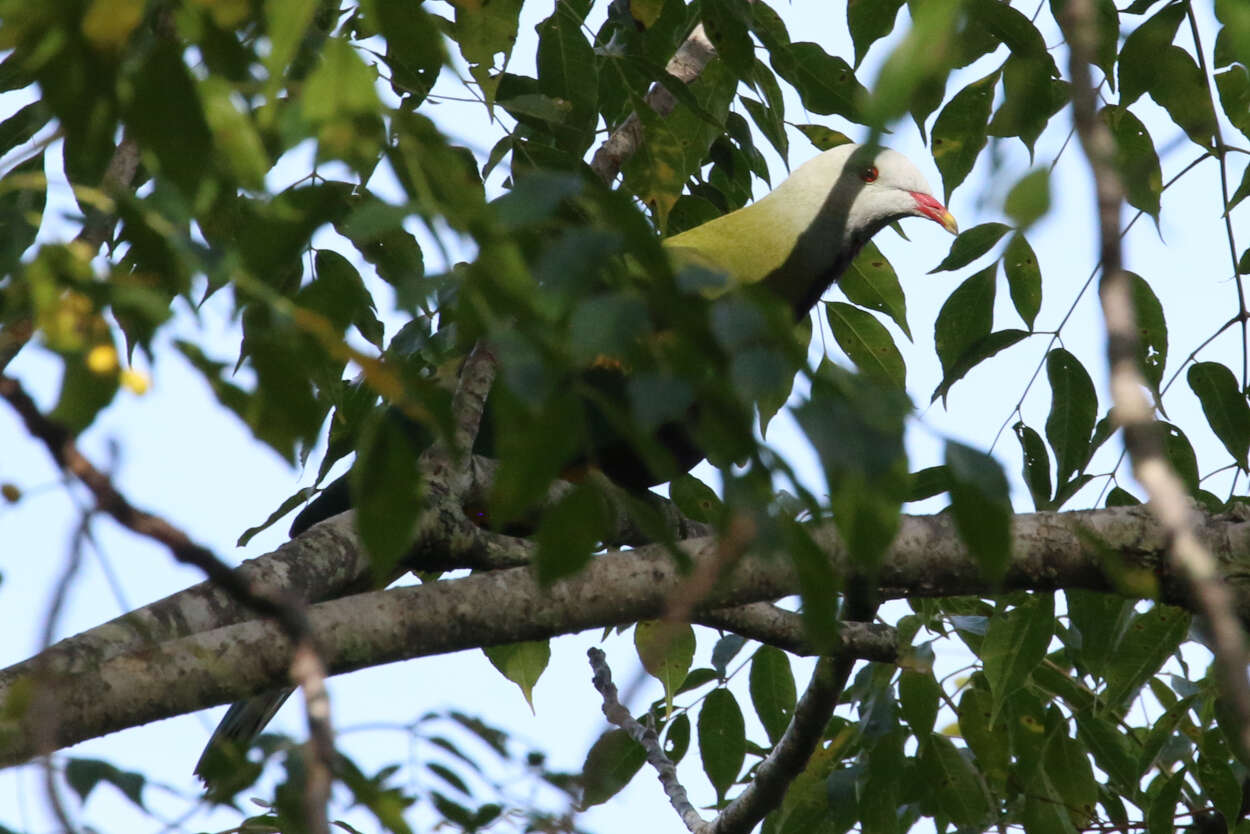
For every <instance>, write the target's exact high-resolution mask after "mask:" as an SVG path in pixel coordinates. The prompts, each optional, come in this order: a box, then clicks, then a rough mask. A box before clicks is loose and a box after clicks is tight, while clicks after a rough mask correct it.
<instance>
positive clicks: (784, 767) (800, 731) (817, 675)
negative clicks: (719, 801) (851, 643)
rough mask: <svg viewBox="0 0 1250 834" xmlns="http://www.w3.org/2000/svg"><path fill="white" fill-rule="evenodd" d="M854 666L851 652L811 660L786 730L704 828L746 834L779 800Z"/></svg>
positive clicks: (801, 765) (724, 833)
mask: <svg viewBox="0 0 1250 834" xmlns="http://www.w3.org/2000/svg"><path fill="white" fill-rule="evenodd" d="M854 666H855V658H854V657H852V656H850V655H848V654H844V653H839V654H837V655H835V656H833V657H822V658H821V659H820V660H818V661H817V662H816V670H815V671H814V672H813V673H812V680H811V683H809V684H808V685H807V690H806V691H805V692H804V693H803V697H802V698H800V699H799V702H798V704H797V705H795V707H794V717H793V718H792V719H790V725H789V726H788V727H786V731H785V733H783V734H782V736H781V738H780V739H778V741H777V744H776V746H775V747H773V750H772V752H771V753H769V754H768V756H767V757H766V758H765V759H764V761H762V762H760V764H759V767H758V768H756V770H755V778H754V779H752V780H751V783H750V784H749V785H747V786H746V788H745V789H744V790H743V791H742V793H740V794H739V795H738V796H737V797H735V798H734V799H733V801H732V802H730V803H729V804H728V805H727V806H726V807H725V810H724V811H722V812H721V813H720V815H719V816H718V817H717V818H716V820H715V821H714V822H713V823H712V825H710V826H709V827H708V834H748V832H750V831H751V829H753V828H755V826H756V825H758V824H759V822H760V820H762V819H764V816H765V815H766V814H767V813H768V812H769V811H771V810H772V809H774V808H776V807H777V806H778V805H779V804H781V799H782V797H783V796H785V792H786V788H788V787H789V786H790V783H791V782H793V781H794V777H795V776H797V775H798V774H799V773H800V772H801V771H802V770H803V768H804V767H805V766H806V765H807V762H808V760H809V759H811V757H812V753H813V752H814V751H815V750H816V745H817V743H819V741H820V739H821V737H822V736H823V735H824V732H825V726H826V725H827V724H828V723H829V716H830V715H832V714H833V708H834V707H835V706H837V704H838V698H839V697H840V696H841V695H842V690H843V689H844V688H845V687H846V681H847V679H848V678H849V677H850V676H851V669H852V667H854Z"/></svg>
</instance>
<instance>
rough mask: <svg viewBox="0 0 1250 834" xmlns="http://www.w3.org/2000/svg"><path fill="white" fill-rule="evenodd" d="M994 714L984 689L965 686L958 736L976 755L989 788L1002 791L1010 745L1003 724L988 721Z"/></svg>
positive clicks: (1002, 722) (959, 716) (992, 705)
mask: <svg viewBox="0 0 1250 834" xmlns="http://www.w3.org/2000/svg"><path fill="white" fill-rule="evenodd" d="M982 686H984V684H982ZM993 714H994V696H993V695H991V694H990V693H989V692H988V691H986V690H985V689H978V688H973V687H968V688H967V689H965V690H964V694H963V696H962V697H961V698H960V699H959V707H958V709H957V710H956V715H957V716H958V719H959V734H960V735H961V736H962V737H963V740H964V742H965V743H966V744H967V745H968V749H969V750H971V751H972V752H973V754H974V755H975V756H976V758H977V765H978V766H979V767H980V770H981V774H982V775H983V776H984V777H985V780H986V782H988V783H989V786H990V787H991V788H992V789H994V790H996V791H999V792H1001V791H1002V789H1003V788H1004V787H1005V785H1006V782H1007V769H1008V765H1009V763H1010V761H1011V753H1010V750H1011V743H1010V739H1009V737H1008V734H1007V725H1006V722H1005V721H1002V720H998V721H991V717H992V716H993Z"/></svg>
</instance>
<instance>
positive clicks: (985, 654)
mask: <svg viewBox="0 0 1250 834" xmlns="http://www.w3.org/2000/svg"><path fill="white" fill-rule="evenodd" d="M1054 629H1055V598H1054V596H1053V595H1051V594H1046V593H1037V594H1032V595H1030V596H1029V598H1028V599H1027V600H1026V601H1025V602H1023V603H1022V604H1020V605H1017V606H1015V607H1014V608H1012V609H1011V610H1008V611H1000V612H998V613H996V614H995V615H994V616H993V617H992V618H991V619H990V626H989V629H988V630H987V631H986V633H985V641H984V642H983V643H982V644H981V660H982V662H983V663H984V664H985V666H984V669H985V677H986V680H988V681H989V684H990V691H991V692H993V693H994V715H995V716H997V715H998V714H999V711H1000V710H1001V709H1002V707H1003V704H1004V703H1006V700H1007V698H1008V696H1010V695H1011V694H1012V693H1013V692H1015V691H1016V690H1017V689H1019V688H1020V687H1022V686H1024V685H1025V683H1027V682H1028V679H1029V674H1030V673H1031V672H1032V671H1033V669H1034V667H1036V666H1037V665H1038V664H1039V663H1041V662H1042V659H1043V658H1044V657H1045V656H1046V650H1047V647H1048V646H1049V645H1050V638H1051V636H1052V635H1053V634H1054Z"/></svg>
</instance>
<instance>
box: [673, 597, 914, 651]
mask: <svg viewBox="0 0 1250 834" xmlns="http://www.w3.org/2000/svg"><path fill="white" fill-rule="evenodd" d="M694 622H696V623H698V624H699V625H703V626H707V627H709V628H715V629H719V630H721V631H731V632H733V633H734V634H738V635H740V636H742V637H746V638H747V639H749V640H755V641H757V642H760V643H767V644H768V645H770V646H775V647H777V648H779V649H782V650H784V651H787V652H790V653H791V654H798V655H812V654H815V651H814V650H813V649H812V646H811V644H810V643H809V642H808V640H807V635H806V634H805V633H804V631H803V621H802V618H801V617H799V615H798V614H796V613H794V612H793V611H787V610H785V609H784V608H778V607H777V606H776V605H773V604H772V603H769V602H753V603H750V604H748V605H738V606H735V607H733V608H717V609H715V610H712V611H704V612H702V613H700V614H698V615H696V616H695V617H694ZM839 636H840V639H841V640H842V642H843V643H844V644H848V645H852V646H854V647H855V648H854V654H855V656H856V657H857V658H859V659H861V660H873V661H876V662H878V663H895V662H897V661H898V654H899V648H900V647H899V645H898V632H897V631H895V630H894V629H893V628H892V627H891V626H888V625H882V624H880V623H857V622H848V623H843V624H842V627H841V629H840V630H839Z"/></svg>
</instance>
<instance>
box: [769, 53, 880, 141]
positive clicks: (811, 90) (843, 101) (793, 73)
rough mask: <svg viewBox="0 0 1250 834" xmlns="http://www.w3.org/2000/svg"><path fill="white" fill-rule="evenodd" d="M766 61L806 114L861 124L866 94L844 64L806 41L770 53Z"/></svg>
mask: <svg viewBox="0 0 1250 834" xmlns="http://www.w3.org/2000/svg"><path fill="white" fill-rule="evenodd" d="M769 57H770V58H771V60H772V64H773V69H775V70H777V74H778V75H780V76H781V77H782V78H784V79H785V80H786V81H789V82H790V83H791V84H792V85H794V88H795V90H797V91H798V94H799V98H801V99H802V100H803V106H804V107H806V108H807V109H808V110H810V111H812V112H813V113H818V114H820V115H822V116H829V115H834V114H836V115H838V116H842V117H843V118H845V119H850V120H851V121H852V122H856V123H858V124H863V123H864V116H863V114H862V113H861V108H862V106H863V102H864V100H865V99H866V98H867V97H868V91H867V90H865V89H864V87H863V85H862V84H860V83H859V80H858V79H856V78H855V71H854V70H852V69H851V67H850V65H849V64H847V63H846V61H844V60H842V59H841V58H838V57H835V56H833V55H830V54H829V53H827V52H825V50H824V49H823V48H822V47H821V46H820V45H819V44H816V43H811V42H808V41H796V42H794V43H791V44H788V45H786V46H785V47H783V48H781V49H779V50H778V49H770V50H769Z"/></svg>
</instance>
